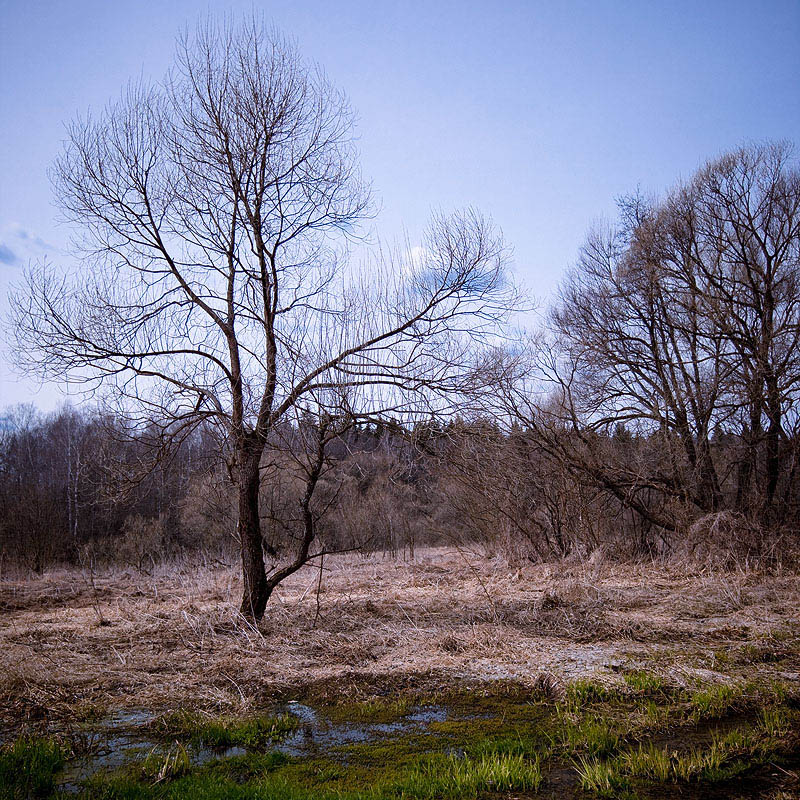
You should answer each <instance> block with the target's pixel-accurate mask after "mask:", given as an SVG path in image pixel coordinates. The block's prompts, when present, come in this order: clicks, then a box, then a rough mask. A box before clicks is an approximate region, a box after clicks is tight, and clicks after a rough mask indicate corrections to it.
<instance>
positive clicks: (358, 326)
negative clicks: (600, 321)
mask: <svg viewBox="0 0 800 800" xmlns="http://www.w3.org/2000/svg"><path fill="white" fill-rule="evenodd" d="M53 178H54V184H55V187H56V190H57V195H58V198H59V200H60V203H61V207H62V208H63V210H64V212H65V214H66V216H67V217H68V219H70V220H71V221H72V222H74V223H76V224H77V226H78V229H79V230H80V231H82V233H83V234H84V235H83V238H82V245H83V251H82V252H83V258H82V260H81V262H80V267H79V268H78V269H77V270H74V271H71V272H64V271H61V270H58V269H54V268H53V267H52V266H50V265H47V264H40V265H38V266H36V267H35V268H33V269H31V270H30V271H29V273H28V276H27V282H26V285H25V286H24V288H23V289H22V290H21V291H20V292H19V293H18V296H17V297H16V298H15V300H14V303H13V304H14V308H15V309H16V312H15V322H16V331H17V342H18V345H19V350H20V353H21V354H22V356H21V360H22V362H23V363H24V364H25V365H26V366H27V367H31V366H33V367H35V368H37V369H38V370H39V371H40V372H41V373H42V374H43V375H45V376H47V377H53V378H63V377H64V376H66V377H67V379H69V380H72V381H76V382H83V383H84V384H85V386H86V388H87V389H88V390H97V389H100V390H103V391H104V393H105V396H106V397H107V398H109V399H112V398H114V399H116V400H117V401H118V407H119V408H121V409H123V410H125V411H126V412H127V413H134V412H136V413H142V414H144V415H145V416H148V417H151V418H154V419H158V420H161V421H162V422H163V426H164V435H165V437H166V438H167V439H169V438H170V437H180V436H181V435H183V434H185V433H186V432H187V431H190V430H191V429H192V428H193V427H194V426H197V425H199V424H213V425H215V426H217V427H218V428H219V429H220V430H222V431H223V432H224V436H225V441H226V443H227V447H228V458H229V467H230V473H231V475H232V477H233V480H234V482H235V485H236V487H237V492H238V537H239V539H240V541H241V554H242V569H243V577H244V591H243V599H242V605H241V610H242V613H244V614H246V615H248V616H251V617H253V618H260V617H261V616H262V615H263V613H264V610H265V606H266V603H267V600H268V597H269V593H270V591H271V584H270V582H269V581H268V577H267V574H266V570H265V563H264V551H263V542H262V534H261V528H260V524H261V523H260V517H259V487H260V482H261V469H260V467H261V463H262V457H263V454H264V451H265V447H267V444H268V442H269V440H270V436H271V435H273V433H274V432H275V431H276V429H277V426H279V425H280V424H282V422H283V421H285V420H286V419H287V418H288V417H289V416H290V415H292V414H295V413H297V412H298V410H299V411H300V412H303V411H304V410H307V411H308V412H309V413H311V414H313V415H314V416H315V418H317V419H318V420H325V419H329V418H335V419H341V418H342V414H343V413H345V416H350V417H358V416H359V415H364V414H373V415H374V414H376V413H380V412H388V411H391V412H392V413H393V414H395V415H400V414H409V413H415V412H419V411H421V410H425V411H427V412H430V411H431V410H436V409H442V408H444V407H446V405H447V403H448V402H449V400H448V398H450V399H452V398H453V397H455V396H465V395H466V394H467V393H471V394H474V393H476V392H477V393H480V392H481V391H484V390H486V389H487V388H488V386H489V380H490V376H491V373H492V370H491V366H492V363H493V361H492V357H491V352H490V351H491V344H492V340H493V337H495V336H497V335H498V334H499V333H501V332H502V325H503V324H504V323H505V322H506V321H507V314H508V312H509V310H510V309H511V308H512V306H513V304H514V302H515V297H516V293H515V290H514V288H513V286H512V285H511V284H510V283H509V281H508V279H507V277H506V274H505V269H504V256H505V247H504V245H503V243H502V240H501V238H500V236H499V235H498V234H497V233H496V232H495V231H494V230H493V228H492V226H491V225H490V224H489V223H488V222H486V221H485V220H484V219H483V218H481V217H480V215H478V214H477V213H475V212H472V211H466V212H463V213H459V214H456V215H454V216H452V217H444V216H440V217H437V218H436V219H434V221H433V223H432V225H431V227H430V229H429V232H428V235H427V239H426V241H425V245H424V248H422V250H421V252H423V253H424V255H423V256H422V257H419V256H417V257H416V258H414V259H411V260H409V261H408V263H400V262H399V261H398V260H397V259H389V260H386V259H384V260H378V259H373V260H372V261H371V262H370V263H369V264H367V265H366V266H365V267H362V268H360V269H357V268H355V267H350V266H348V263H347V261H346V259H345V258H344V255H345V247H344V244H346V241H347V238H348V237H350V236H352V235H353V233H354V231H355V226H356V224H357V223H358V222H359V221H360V220H362V218H363V217H364V216H365V215H366V214H367V212H368V208H369V195H370V193H369V189H368V186H367V185H366V184H365V183H364V181H363V180H362V178H361V175H360V172H359V167H358V163H357V154H356V151H355V148H354V144H353V118H352V113H351V110H350V108H349V106H348V103H347V101H346V99H345V97H344V96H343V95H342V93H341V92H339V91H338V90H337V89H335V88H334V87H333V86H332V85H331V83H330V82H329V81H328V79H327V78H326V77H325V75H324V74H323V73H322V71H321V70H320V69H319V68H317V67H316V66H314V65H313V64H309V63H307V62H306V61H304V60H303V59H302V58H301V57H300V55H299V54H298V52H297V50H296V49H295V47H294V46H293V45H292V44H291V43H290V42H288V41H287V40H286V39H284V38H282V37H281V36H280V35H278V34H277V33H275V32H274V31H271V30H269V29H267V28H265V27H264V26H263V25H262V24H260V23H259V22H258V21H248V22H246V23H244V24H242V25H219V24H216V23H214V22H213V21H212V22H208V23H206V24H204V25H202V26H200V27H199V28H198V29H197V31H196V33H194V34H192V35H186V36H184V37H182V38H181V39H180V40H179V44H178V49H177V58H176V62H175V66H174V68H173V70H172V71H171V72H170V73H169V74H168V75H167V77H166V78H165V79H164V80H163V81H161V82H159V83H155V84H152V85H146V84H144V83H136V84H132V85H130V86H128V88H127V89H125V90H124V92H123V93H122V96H121V98H120V99H119V100H117V101H116V102H113V103H111V104H110V105H109V106H108V107H107V108H106V109H105V110H103V111H102V113H100V114H99V115H97V116H96V117H92V116H86V117H84V118H81V119H78V120H77V121H76V122H75V123H74V124H73V125H72V126H71V128H70V129H69V136H68V142H67V145H66V148H65V151H64V153H63V155H62V156H61V157H60V158H59V159H58V161H57V163H56V165H55V168H54V171H53ZM482 344H485V345H486V346H487V347H486V348H482V346H481V345H482ZM329 407H331V408H332V409H333V411H331V412H330V413H329V412H328V411H327V410H326V409H328V408H329ZM326 424H327V423H326ZM326 431H327V428H325V429H323V430H322V434H321V435H323V437H324V435H326ZM312 463H317V462H312ZM312 477H313V470H312Z"/></svg>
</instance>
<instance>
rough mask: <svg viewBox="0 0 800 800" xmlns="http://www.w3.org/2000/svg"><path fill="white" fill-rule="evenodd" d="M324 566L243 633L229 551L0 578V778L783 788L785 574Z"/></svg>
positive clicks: (748, 791) (377, 790) (426, 564)
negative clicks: (139, 569)
mask: <svg viewBox="0 0 800 800" xmlns="http://www.w3.org/2000/svg"><path fill="white" fill-rule="evenodd" d="M319 580H320V572H319V570H317V569H314V568H307V569H306V570H305V571H302V572H300V573H298V574H297V575H296V576H294V577H293V579H292V580H291V581H289V582H287V583H286V584H285V585H284V586H283V587H282V588H281V590H280V591H279V594H278V596H277V597H275V598H274V599H273V601H272V602H271V605H270V607H269V608H268V610H267V615H266V617H265V619H264V621H263V622H262V623H261V624H259V625H258V626H257V627H256V626H253V625H250V624H248V623H247V622H246V621H244V620H243V619H242V618H241V617H239V616H238V614H237V613H236V612H235V608H236V600H237V597H238V590H239V585H238V577H237V573H236V568H235V566H231V567H230V568H228V567H225V566H224V565H218V566H217V567H215V568H201V567H193V568H187V567H185V566H183V567H181V566H176V565H172V566H170V567H167V566H164V567H160V568H158V569H157V570H156V571H155V572H154V573H153V574H149V575H140V574H138V573H125V572H120V571H117V572H113V573H112V572H109V573H99V574H94V575H90V574H88V573H86V572H80V571H58V572H52V573H48V574H45V575H44V576H41V577H38V578H36V579H30V580H4V581H2V582H0V613H1V614H2V617H1V618H2V622H0V714H2V721H3V725H2V735H3V745H2V747H3V750H2V753H1V754H0V786H2V787H4V788H0V798H2V797H8V798H18V797H47V796H50V795H51V794H54V793H55V794H59V793H73V794H75V793H77V794H80V793H81V792H82V793H83V794H84V795H85V796H86V797H108V798H123V797H125V798H127V797H137V798H138V797H141V798H150V797H182V796H186V797H209V798H211V797H242V798H250V797H254V798H276V800H278V799H279V798H316V797H331V798H333V797H339V798H378V799H379V798H458V797H476V798H477V797H484V796H486V797H508V798H511V797H573V796H574V797H597V796H600V797H672V796H674V795H675V794H678V793H679V794H680V795H681V796H684V797H698V798H699V797H765V798H774V800H778V799H779V798H781V799H782V800H787V799H788V798H791V797H797V796H798V778H797V773H798V769H799V768H800V749H799V748H798V731H800V712H799V711H798V708H800V624H798V620H800V578H798V577H797V576H796V575H792V574H788V573H787V574H773V575H766V574H762V573H759V572H752V571H743V572H741V573H735V574H731V573H724V574H721V573H713V572H709V571H707V570H703V569H700V568H699V567H698V568H695V569H692V568H690V567H688V566H687V565H681V566H680V567H678V566H672V567H670V566H664V565H660V564H647V565H619V564H610V563H608V562H605V561H603V560H602V559H601V558H594V559H591V560H589V561H586V562H582V563H578V562H560V563H553V564H543V565H535V566H534V565H531V566H527V567H524V568H521V569H516V568H515V569H509V568H508V566H507V565H506V564H504V563H503V562H501V561H499V560H497V561H494V560H487V559H485V558H482V557H480V556H479V554H477V553H469V552H465V551H454V550H444V549H442V550H427V551H418V552H417V553H416V559H415V560H413V561H410V560H409V561H404V560H402V559H393V558H389V557H386V558H382V557H381V556H380V555H377V556H375V557H372V558H370V559H366V558H362V557H357V556H342V557H339V558H329V559H326V561H325V564H324V569H323V570H322V580H321V591H320V592H319V595H317V588H318V585H320V584H319ZM115 743H119V744H115ZM124 748H126V752H125V757H124V758H122V759H116V760H115V759H114V758H113V757H111V756H113V752H112V751H114V750H115V749H119V750H122V749H124ZM109 753H111V755H109ZM93 759H94V760H93ZM77 763H84V764H86V763H88V764H94V767H93V768H92V769H84V771H83V772H80V773H79V772H76V770H75V764H77ZM95 767H96V768H95ZM92 773H94V774H92ZM70 776H72V777H70ZM76 776H77V777H76ZM4 792H5V793H4Z"/></svg>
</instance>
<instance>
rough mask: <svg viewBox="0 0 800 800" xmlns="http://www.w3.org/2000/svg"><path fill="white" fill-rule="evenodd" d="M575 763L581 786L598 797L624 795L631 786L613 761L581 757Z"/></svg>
mask: <svg viewBox="0 0 800 800" xmlns="http://www.w3.org/2000/svg"><path fill="white" fill-rule="evenodd" d="M574 765H575V771H576V772H577V773H578V780H579V781H580V784H581V788H582V789H583V790H584V791H586V792H593V793H594V794H596V795H597V796H598V797H607V798H612V797H613V798H619V797H624V796H625V795H626V794H627V792H628V789H629V788H630V782H629V781H628V779H627V778H626V777H625V776H624V775H623V774H622V773H621V772H620V771H619V768H618V766H617V764H616V763H615V762H613V761H602V760H600V759H597V758H585V757H579V758H578V759H577V760H576V761H575V762H574Z"/></svg>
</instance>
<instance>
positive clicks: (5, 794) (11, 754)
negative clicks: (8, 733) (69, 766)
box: [0, 736, 65, 800]
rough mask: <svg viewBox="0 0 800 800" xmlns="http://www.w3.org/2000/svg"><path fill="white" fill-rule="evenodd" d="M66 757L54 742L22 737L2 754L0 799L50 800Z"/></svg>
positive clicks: (57, 743)
mask: <svg viewBox="0 0 800 800" xmlns="http://www.w3.org/2000/svg"><path fill="white" fill-rule="evenodd" d="M64 759H65V753H64V751H63V749H62V747H61V745H60V744H59V742H57V741H56V740H55V739H48V738H34V737H30V736H20V737H19V738H18V739H17V740H16V741H14V742H12V743H11V744H9V745H6V746H5V747H3V749H2V750H0V798H2V800H35V798H44V797H49V796H50V794H51V793H52V792H53V788H54V786H55V776H56V774H57V772H58V771H59V770H60V769H61V767H62V766H63V765H64Z"/></svg>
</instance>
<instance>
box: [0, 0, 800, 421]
mask: <svg viewBox="0 0 800 800" xmlns="http://www.w3.org/2000/svg"><path fill="white" fill-rule="evenodd" d="M253 9H255V10H256V11H263V13H264V14H265V16H266V17H267V18H268V19H270V20H272V21H273V22H274V23H275V24H276V25H277V26H278V27H279V28H281V29H282V30H283V31H284V32H286V33H288V34H290V35H292V36H294V37H295V38H296V39H297V41H298V43H299V45H300V47H301V49H302V51H303V52H304V53H305V54H306V55H307V56H308V57H309V58H312V59H314V60H316V61H318V62H319V63H320V64H322V65H323V67H324V68H325V69H326V71H327V72H328V74H329V75H330V77H331V78H332V79H333V80H334V81H335V82H336V83H337V84H338V85H339V86H340V87H341V88H342V89H344V90H345V91H346V92H347V94H348V95H349V97H350V99H351V101H352V104H353V106H354V107H355V108H356V110H357V111H358V114H359V118H360V123H359V135H360V145H361V152H362V164H363V168H364V172H365V173H366V174H367V175H368V176H370V177H371V178H372V180H373V183H374V186H375V189H376V194H377V196H378V198H379V200H380V202H381V204H382V213H381V215H380V217H379V218H378V220H377V221H376V223H375V228H376V232H377V234H379V235H380V236H381V237H383V238H386V239H392V238H393V237H398V236H401V235H402V234H403V233H404V231H405V232H407V234H408V237H409V239H410V240H411V242H412V243H413V242H414V241H415V240H417V239H418V237H419V235H420V233H421V231H422V229H423V228H424V225H425V222H426V220H427V218H428V216H429V215H430V212H431V210H432V209H444V210H448V209H452V208H454V207H460V206H464V205H467V204H469V205H475V206H477V207H478V208H480V209H482V210H483V211H485V212H486V213H488V214H490V215H491V216H492V217H493V218H494V220H495V222H496V223H497V224H498V225H500V227H501V228H502V229H503V231H504V232H505V235H506V238H507V239H508V241H509V243H510V244H511V245H512V246H513V248H514V264H515V269H516V271H517V273H518V275H519V277H520V279H521V280H522V281H523V282H524V283H525V284H526V285H527V286H528V287H530V289H531V290H532V291H533V292H534V294H536V295H538V296H539V297H542V298H546V297H547V295H548V293H550V292H552V290H553V288H554V287H555V285H556V284H557V282H558V280H559V279H560V277H561V276H562V274H563V272H564V270H565V269H566V268H567V267H568V266H569V265H570V264H571V263H572V262H573V260H574V259H575V256H576V253H577V249H578V247H579V246H580V243H581V240H582V238H583V236H584V234H585V232H586V229H587V228H588V227H589V226H590V225H591V224H592V222H593V221H594V220H596V219H598V218H601V217H610V216H613V215H614V199H615V197H617V196H619V195H621V194H623V193H626V192H630V191H633V190H635V189H636V188H637V186H640V187H641V188H642V189H643V190H645V191H653V192H660V191H663V190H664V189H666V188H668V187H669V186H670V185H671V184H672V183H674V182H675V181H676V180H677V179H678V178H680V177H686V176H688V175H690V174H691V173H692V172H693V171H694V169H695V168H696V167H697V166H698V165H699V164H700V163H702V162H703V161H704V160H706V159H707V158H710V157H713V156H715V155H718V154H719V153H721V152H723V151H725V150H727V149H730V148H732V147H735V146H737V145H739V144H741V143H742V142H744V141H747V140H752V139H765V138H788V139H791V140H793V141H794V142H795V143H796V144H797V145H798V146H800V0H793V1H792V2H786V1H778V0H775V1H773V2H770V0H765V2H761V3H754V2H752V0H751V1H750V2H735V1H734V2H731V1H729V2H697V1H695V2H682V1H681V2H666V1H665V2H643V1H641V0H640V1H639V2H634V1H632V0H631V1H629V2H622V1H621V0H616V1H612V0H596V1H595V2H556V0H550V2H535V1H533V0H531V1H530V2H511V1H507V2H494V3H491V2H468V1H466V0H462V1H461V2H445V1H444V0H427V2H418V1H417V0H406V1H405V2H391V3H389V2H379V1H378V2H376V1H375V0H373V2H366V1H363V2H362V1H361V0H338V2H335V3H331V2H317V1H316V0H314V1H313V2H312V1H311V0H306V2H302V1H301V0H294V2H285V1H284V0H274V1H273V2H269V3H263V2H250V1H248V2H236V1H235V0H232V1H229V2H213V1H212V2H194V1H193V0H170V1H169V2H166V3H165V2H163V0H162V2H152V0H137V2H135V3H132V2H124V1H120V2H108V0H105V2H99V1H98V0H71V1H70V2H67V3H65V2H63V1H62V2H52V0H40V1H38V2H31V0H27V1H26V2H18V1H17V0H0V114H2V117H1V118H0V313H4V312H5V309H6V307H7V301H6V297H5V296H6V292H7V289H8V286H9V284H10V283H12V282H13V281H14V280H17V279H18V277H19V275H20V273H21V269H22V268H23V267H24V265H25V264H26V263H28V261H29V260H31V259H34V260H35V259H37V258H41V257H43V256H47V257H48V258H50V259H51V260H52V261H54V262H55V263H58V262H59V261H60V260H62V261H64V263H67V261H68V259H69V238H70V231H69V229H67V228H66V227H64V226H62V225H59V224H57V210H56V208H55V207H54V206H53V202H52V196H51V191H50V186H49V182H48V179H47V168H48V166H49V164H50V163H51V162H52V160H53V158H54V157H55V156H56V155H57V153H58V152H59V148H60V146H61V141H62V139H63V137H64V125H65V123H67V122H68V121H69V120H70V119H71V118H73V117H74V116H75V115H76V114H77V113H79V112H83V111H85V110H86V109H87V108H90V107H91V108H99V107H101V106H102V105H104V104H105V102H106V101H107V100H108V99H109V98H111V97H113V96H115V95H116V94H117V93H118V92H119V90H120V88H121V87H122V86H123V84H124V83H125V82H126V81H127V80H128V79H129V78H130V77H136V76H139V75H145V76H149V77H153V78H158V77H160V76H161V75H162V74H163V73H164V71H165V70H166V69H167V67H168V66H169V64H170V62H171V60H172V54H173V43H174V37H175V34H176V33H177V32H178V31H179V30H180V29H181V28H182V27H183V26H184V25H186V24H189V25H193V24H194V22H195V21H196V19H197V18H198V16H199V15H201V14H203V13H206V12H209V11H210V12H212V13H234V14H236V13H249V12H251V11H252V10H253ZM62 399H63V398H62V397H61V395H60V394H59V392H58V390H57V388H56V387H54V386H45V387H41V388H39V387H38V384H36V382H35V381H33V380H30V379H19V378H18V377H15V376H13V375H12V374H11V371H10V369H9V366H8V359H7V354H5V353H3V354H0V409H2V408H3V407H4V406H6V405H9V404H12V403H17V402H34V403H36V404H38V405H39V406H40V407H42V408H52V407H54V406H55V405H56V404H58V403H59V402H60V401H61V400H62Z"/></svg>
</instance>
